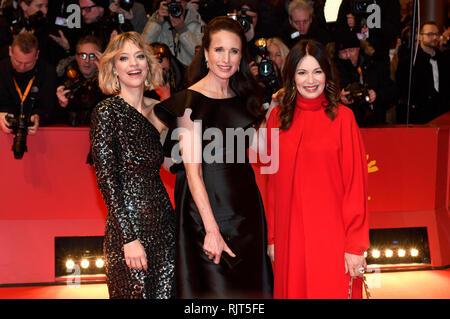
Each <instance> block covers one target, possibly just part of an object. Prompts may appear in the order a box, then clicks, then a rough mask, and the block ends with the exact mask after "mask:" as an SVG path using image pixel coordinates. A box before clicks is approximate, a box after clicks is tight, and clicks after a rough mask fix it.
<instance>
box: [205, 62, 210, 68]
mask: <svg viewBox="0 0 450 319" xmlns="http://www.w3.org/2000/svg"><path fill="white" fill-rule="evenodd" d="M205 62H206V68H207V69H209V64H208V60H205Z"/></svg>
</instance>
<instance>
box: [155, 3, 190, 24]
mask: <svg viewBox="0 0 450 319" xmlns="http://www.w3.org/2000/svg"><path fill="white" fill-rule="evenodd" d="M183 11H184V10H183V6H182V5H181V3H180V2H178V1H176V0H171V1H161V4H160V5H159V9H158V19H159V21H161V22H163V21H169V22H170V24H171V25H172V27H174V28H175V29H179V28H182V27H183V26H184V19H183Z"/></svg>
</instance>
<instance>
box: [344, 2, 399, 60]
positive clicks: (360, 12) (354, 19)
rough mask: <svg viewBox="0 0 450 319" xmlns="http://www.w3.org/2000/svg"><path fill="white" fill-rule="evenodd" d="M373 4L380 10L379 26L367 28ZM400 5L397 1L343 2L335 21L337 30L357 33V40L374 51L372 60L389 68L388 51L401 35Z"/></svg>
mask: <svg viewBox="0 0 450 319" xmlns="http://www.w3.org/2000/svg"><path fill="white" fill-rule="evenodd" d="M372 4H375V5H377V6H378V8H379V9H380V10H379V12H380V17H379V18H380V26H379V27H373V28H369V26H368V24H367V21H366V20H367V18H368V17H369V15H370V14H371V13H372V11H369V12H367V7H368V6H370V5H372ZM400 21H401V14H400V3H399V1H398V0H343V1H342V2H341V5H340V7H339V13H338V17H337V20H336V24H337V25H338V28H348V29H350V30H351V31H354V32H356V33H357V36H358V39H360V40H367V41H368V42H369V44H370V45H371V46H372V47H373V48H374V49H375V53H374V55H373V58H374V59H376V60H378V61H381V62H383V63H384V65H385V67H386V68H389V62H390V59H389V49H390V48H391V47H394V46H395V43H396V41H397V37H399V36H400V33H401V22H400Z"/></svg>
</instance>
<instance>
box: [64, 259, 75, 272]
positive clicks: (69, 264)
mask: <svg viewBox="0 0 450 319" xmlns="http://www.w3.org/2000/svg"><path fill="white" fill-rule="evenodd" d="M74 267H75V263H74V262H73V260H72V259H68V260H67V261H66V268H67V269H69V270H71V269H73V268H74Z"/></svg>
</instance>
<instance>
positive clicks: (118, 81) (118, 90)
mask: <svg viewBox="0 0 450 319" xmlns="http://www.w3.org/2000/svg"><path fill="white" fill-rule="evenodd" d="M114 82H115V87H116V90H117V92H120V80H119V77H118V76H116V79H115V81H114Z"/></svg>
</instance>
